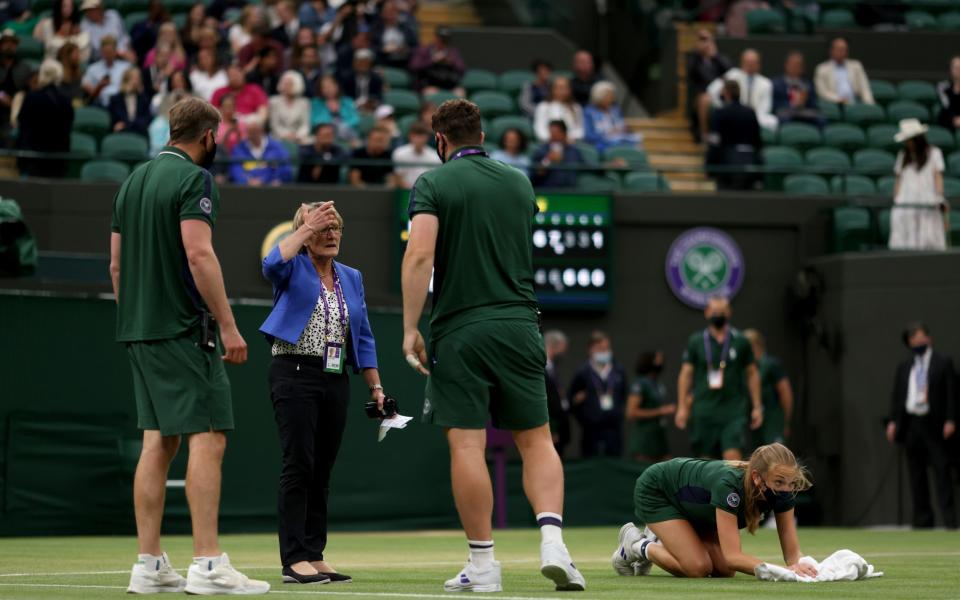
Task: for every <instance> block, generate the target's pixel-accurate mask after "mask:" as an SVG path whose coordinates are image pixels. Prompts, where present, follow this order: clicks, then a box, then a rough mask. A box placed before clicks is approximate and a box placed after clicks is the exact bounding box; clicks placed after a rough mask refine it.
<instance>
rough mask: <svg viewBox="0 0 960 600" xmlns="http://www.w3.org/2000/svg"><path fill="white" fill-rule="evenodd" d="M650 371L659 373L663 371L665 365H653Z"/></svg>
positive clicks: (655, 373)
mask: <svg viewBox="0 0 960 600" xmlns="http://www.w3.org/2000/svg"><path fill="white" fill-rule="evenodd" d="M650 372H651V373H653V374H654V375H659V374H660V373H663V365H653V367H651V368H650Z"/></svg>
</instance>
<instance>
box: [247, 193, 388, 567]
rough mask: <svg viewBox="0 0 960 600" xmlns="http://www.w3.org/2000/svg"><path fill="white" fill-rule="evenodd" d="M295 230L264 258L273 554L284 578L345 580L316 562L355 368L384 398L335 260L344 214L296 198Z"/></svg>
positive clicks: (351, 290)
mask: <svg viewBox="0 0 960 600" xmlns="http://www.w3.org/2000/svg"><path fill="white" fill-rule="evenodd" d="M293 228H294V231H293V233H291V234H290V235H289V236H287V237H286V238H284V239H283V240H282V241H281V242H280V243H279V244H278V245H277V246H276V247H275V248H273V250H271V251H270V254H269V255H267V257H266V258H265V259H264V260H263V274H264V276H265V277H266V278H267V279H268V280H270V283H272V284H273V297H274V307H273V311H272V312H271V313H270V316H269V317H267V320H266V321H265V322H264V323H263V326H262V327H261V328H260V331H262V332H263V333H265V334H266V335H267V338H268V339H270V340H271V341H272V343H273V363H272V364H271V365H270V375H269V380H270V399H271V400H272V401H273V410H274V413H275V415H276V419H277V427H278V428H279V430H280V448H281V450H282V452H283V470H282V472H281V474H280V500H279V508H278V510H279V513H280V515H279V516H280V559H281V562H282V564H283V580H284V582H286V583H328V582H331V581H332V582H339V581H350V577H349V576H347V575H344V574H342V573H337V572H336V571H335V570H334V569H333V568H332V567H330V565H328V564H327V563H326V562H324V557H323V551H324V549H325V547H326V545H327V497H328V496H329V494H330V488H329V486H330V471H331V470H332V469H333V463H334V460H335V459H336V458H337V451H338V450H339V449H340V441H341V440H342V439H343V430H344V427H345V426H346V423H347V401H348V400H349V399H350V386H349V383H348V381H347V375H346V373H345V372H344V368H345V366H348V365H349V366H351V367H353V370H354V372H359V371H362V372H363V378H364V379H365V380H366V382H367V385H368V386H369V387H370V394H371V397H372V399H374V400H376V401H377V402H378V404H380V405H381V406H382V403H383V387H381V385H380V375H379V373H378V372H377V350H376V346H375V345H374V340H373V332H372V331H371V330H370V322H369V320H368V319H367V305H366V302H365V301H364V294H363V281H362V279H361V277H360V272H359V271H357V270H356V269H351V268H350V267H348V266H346V265H342V264H340V263H337V262H335V261H334V258H336V256H337V255H338V254H339V252H340V240H341V237H342V234H343V218H341V217H340V214H339V213H337V211H336V210H335V209H334V207H333V203H332V202H325V203H314V204H310V205H303V206H301V207H300V209H299V210H298V211H297V213H296V215H294V218H293Z"/></svg>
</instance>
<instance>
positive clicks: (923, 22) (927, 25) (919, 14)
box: [903, 10, 939, 31]
mask: <svg viewBox="0 0 960 600" xmlns="http://www.w3.org/2000/svg"><path fill="white" fill-rule="evenodd" d="M903 20H904V21H905V22H906V24H907V27H909V28H910V29H914V30H918V31H924V30H930V29H937V28H938V27H939V24H938V23H937V20H936V19H935V18H934V16H933V15H931V14H930V13H928V12H927V11H924V10H908V11H907V12H906V13H905V14H904V15H903Z"/></svg>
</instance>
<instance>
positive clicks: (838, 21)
mask: <svg viewBox="0 0 960 600" xmlns="http://www.w3.org/2000/svg"><path fill="white" fill-rule="evenodd" d="M820 27H827V28H832V29H853V28H856V27H857V19H856V18H855V17H854V16H853V13H852V12H851V11H849V10H847V9H845V8H831V9H829V10H825V11H823V14H821V15H820Z"/></svg>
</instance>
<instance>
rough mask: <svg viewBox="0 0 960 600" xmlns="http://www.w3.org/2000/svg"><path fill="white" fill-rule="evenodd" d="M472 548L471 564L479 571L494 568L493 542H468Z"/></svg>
mask: <svg viewBox="0 0 960 600" xmlns="http://www.w3.org/2000/svg"><path fill="white" fill-rule="evenodd" d="M467 544H468V545H469V546H470V562H471V563H473V566H475V567H476V568H477V570H478V571H486V570H487V569H489V568H490V567H492V566H493V540H487V541H485V542H484V541H477V540H467Z"/></svg>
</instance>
